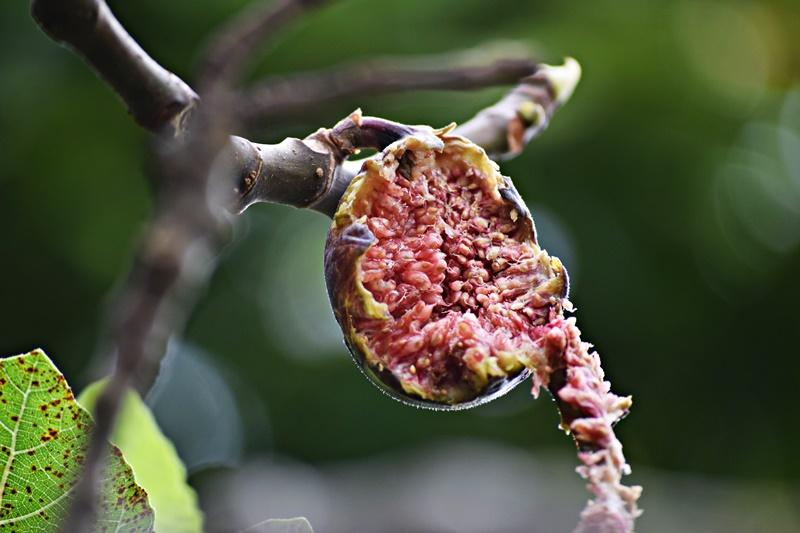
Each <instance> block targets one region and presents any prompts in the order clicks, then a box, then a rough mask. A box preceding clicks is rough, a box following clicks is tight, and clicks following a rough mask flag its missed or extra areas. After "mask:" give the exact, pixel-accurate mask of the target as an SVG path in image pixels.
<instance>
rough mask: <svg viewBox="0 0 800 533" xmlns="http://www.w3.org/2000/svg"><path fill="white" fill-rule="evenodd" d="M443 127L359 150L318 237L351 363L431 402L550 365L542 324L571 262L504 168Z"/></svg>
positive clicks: (479, 395)
mask: <svg viewBox="0 0 800 533" xmlns="http://www.w3.org/2000/svg"><path fill="white" fill-rule="evenodd" d="M451 130H452V128H444V129H440V130H432V129H430V128H427V127H419V128H418V134H412V135H409V136H407V137H404V138H402V139H400V140H398V141H396V142H394V143H393V144H391V145H390V146H389V147H387V148H386V149H385V150H383V152H381V153H380V154H378V156H376V157H375V158H371V159H369V160H367V161H366V162H365V163H364V166H363V168H362V171H361V173H360V174H359V175H357V176H356V177H355V178H354V179H353V181H352V182H351V183H350V185H349V187H348V189H347V191H346V192H345V193H344V195H343V197H342V199H341V201H340V203H339V207H338V210H337V212H336V214H335V216H334V220H333V224H332V226H331V229H330V233H329V235H328V241H327V244H326V247H325V275H326V282H327V286H328V294H329V297H330V300H331V304H332V306H333V309H334V314H335V315H336V319H337V320H338V322H339V324H340V326H341V327H342V330H343V332H344V336H345V341H346V343H347V346H348V347H349V349H350V351H351V352H352V354H353V356H354V358H355V360H356V362H357V363H358V364H359V366H360V367H361V369H362V370H363V371H364V373H365V374H366V375H367V376H368V377H369V378H370V379H371V380H372V381H373V382H375V383H376V384H377V385H378V386H379V387H380V388H381V389H382V390H384V391H385V392H387V393H389V394H390V395H392V396H393V397H395V398H397V399H400V400H402V401H406V402H409V403H412V404H414V405H417V406H423V407H431V408H440V409H459V408H465V407H471V406H474V405H477V404H480V403H484V402H486V401H488V400H490V399H492V398H494V397H497V396H499V395H501V394H503V393H505V392H507V391H508V390H510V389H511V388H512V387H513V386H514V385H516V384H517V383H519V382H521V381H522V380H524V378H525V377H527V376H528V375H529V373H530V369H533V368H537V367H539V366H540V365H541V364H546V362H547V355H546V353H545V350H544V347H543V344H544V339H543V336H544V335H545V334H546V333H547V331H548V327H547V324H548V323H549V322H550V321H551V320H552V319H554V318H556V317H558V316H561V313H562V307H564V306H565V305H566V306H568V305H569V303H568V301H567V300H566V296H567V292H568V278H567V272H566V270H565V269H564V267H563V265H562V264H561V262H560V261H559V260H558V259H557V258H555V257H552V256H550V255H548V253H547V252H546V251H545V250H543V249H542V248H540V247H539V246H538V244H537V241H536V232H535V227H534V223H533V219H532V218H531V215H530V212H529V211H528V209H527V207H526V206H525V204H524V202H523V201H522V200H521V198H520V196H519V194H518V193H517V191H516V189H515V188H514V186H513V184H512V183H511V180H510V179H509V178H507V177H505V176H503V175H501V174H500V172H499V169H498V167H497V164H496V163H494V162H493V161H492V160H491V159H489V157H488V156H487V155H486V153H485V152H484V151H483V149H481V148H480V147H478V146H477V145H475V144H473V143H472V142H470V141H468V140H466V139H464V138H463V137H459V136H457V135H454V134H452V133H451ZM539 370H541V369H539Z"/></svg>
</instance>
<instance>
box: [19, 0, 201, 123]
mask: <svg viewBox="0 0 800 533" xmlns="http://www.w3.org/2000/svg"><path fill="white" fill-rule="evenodd" d="M31 11H32V13H33V16H34V18H35V19H36V21H37V22H38V23H39V26H41V28H42V29H43V30H44V31H45V32H46V33H47V34H48V35H49V36H50V37H52V38H53V39H54V40H56V41H58V42H60V43H63V44H66V45H68V46H69V47H70V48H72V49H73V50H74V51H75V52H76V53H78V55H80V56H82V57H83V58H84V59H85V60H86V61H87V62H88V63H89V64H90V65H91V66H92V68H94V70H95V72H97V73H98V74H100V76H102V77H103V78H104V79H105V80H106V81H107V82H108V84H109V85H111V86H112V87H113V88H114V90H115V91H116V92H117V94H118V95H119V96H120V97H121V98H122V100H123V101H124V102H125V105H127V106H128V111H129V112H130V114H131V115H133V118H134V119H135V120H136V122H137V123H139V124H140V125H141V126H142V127H144V128H147V129H149V130H151V131H158V130H161V129H162V128H164V127H165V126H169V127H171V128H172V130H173V132H179V131H180V130H181V129H182V126H183V122H184V118H185V117H186V115H187V112H189V111H190V110H191V109H192V108H193V107H194V105H195V104H196V103H197V100H198V98H197V94H195V92H194V91H193V90H192V89H191V87H189V86H188V85H187V84H186V83H184V82H183V80H181V79H180V78H179V77H178V76H176V75H175V74H173V73H171V72H169V71H168V70H166V69H165V68H164V67H162V66H161V65H159V64H158V63H157V62H156V61H155V60H153V58H152V57H150V56H149V55H147V53H146V52H145V51H144V50H142V47H141V46H139V44H138V43H137V42H136V41H135V40H134V39H133V38H132V37H131V36H130V35H129V34H128V32H127V31H125V28H123V27H122V25H121V24H120V23H119V21H118V20H117V19H116V18H115V17H114V14H113V13H112V12H111V10H110V9H109V7H108V5H107V4H106V3H105V1H104V0H33V1H32V2H31Z"/></svg>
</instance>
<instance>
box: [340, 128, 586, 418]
mask: <svg viewBox="0 0 800 533" xmlns="http://www.w3.org/2000/svg"><path fill="white" fill-rule="evenodd" d="M451 131H452V126H450V127H447V128H443V129H439V130H433V129H431V128H428V127H424V126H419V127H416V128H415V130H413V133H412V134H411V135H408V136H406V137H403V138H401V139H399V140H398V141H396V142H394V143H392V144H391V145H389V146H388V147H387V148H386V149H385V150H383V151H382V152H381V153H379V154H378V155H377V156H376V157H374V158H371V159H368V160H367V161H366V162H365V163H364V165H363V167H362V170H361V173H360V174H358V175H357V176H356V177H355V178H354V179H353V181H352V182H351V183H350V186H349V187H348V189H347V191H346V192H345V193H344V195H343V197H342V199H341V201H340V203H339V207H338V210H337V212H336V214H335V215H334V220H333V223H332V225H331V228H330V232H329V234H328V239H327V242H326V245H325V278H326V284H327V288H328V296H329V298H330V301H331V305H332V307H333V311H334V315H335V317H336V320H337V321H338V323H339V325H340V327H341V328H342V331H343V333H344V339H345V344H346V345H347V347H348V349H349V350H350V352H351V354H352V355H353V358H354V360H355V362H356V364H357V366H358V367H359V368H360V369H361V370H362V372H363V373H364V374H365V375H366V376H367V378H368V379H369V380H370V381H372V382H373V383H374V384H375V385H377V386H378V388H379V389H380V390H381V391H383V392H385V393H387V394H389V395H390V396H391V397H393V398H395V399H397V400H400V401H402V402H404V403H407V404H411V405H414V406H416V407H424V408H429V409H439V410H458V409H466V408H470V407H474V406H477V405H480V404H483V403H486V402H488V401H491V400H492V399H494V398H497V397H499V396H501V395H503V394H505V393H507V392H508V391H510V390H511V389H512V388H513V387H515V386H516V385H518V384H519V383H521V382H522V381H524V380H525V379H526V378H527V377H529V376H530V374H531V372H532V371H533V370H534V369H535V370H537V373H538V372H544V371H546V369H545V368H542V367H544V366H548V361H547V355H546V354H545V352H544V350H543V349H540V348H538V347H536V346H534V345H533V344H529V345H527V346H526V347H525V349H523V350H519V351H517V352H514V353H506V354H504V355H503V357H504V360H503V361H502V364H500V365H498V364H496V361H494V360H493V361H488V362H486V364H484V365H477V366H474V367H472V368H467V369H466V370H463V369H462V370H461V371H460V373H459V374H458V375H454V376H452V378H450V377H447V379H446V380H445V381H446V383H445V384H444V385H442V386H437V387H430V386H425V385H422V384H421V383H419V382H418V381H416V380H414V379H413V378H414V376H409V375H407V372H406V373H405V374H404V373H403V372H402V371H400V369H398V368H393V365H392V364H391V362H390V361H387V360H386V357H390V356H386V354H376V353H374V351H373V350H372V349H371V348H370V345H369V341H368V339H367V338H366V336H365V335H362V334H361V332H360V331H359V330H358V322H359V321H360V320H392V317H391V315H390V314H389V312H388V310H387V306H386V304H384V303H380V302H378V301H377V300H376V298H375V297H374V296H373V294H372V293H371V292H370V291H369V290H368V289H367V288H366V287H365V286H364V283H363V282H362V279H361V276H362V272H361V263H362V259H363V258H364V254H365V253H366V252H367V251H368V250H369V249H370V247H372V246H374V245H375V244H376V241H377V239H376V236H375V235H374V234H373V232H372V231H371V230H370V229H369V227H368V225H367V220H366V219H367V217H366V216H364V215H363V214H361V213H363V212H364V211H365V209H368V204H369V202H370V201H374V200H375V199H376V198H374V197H371V196H370V193H372V191H373V189H374V188H375V187H376V186H378V183H379V182H380V181H381V180H386V179H390V177H391V176H394V174H395V173H396V172H400V173H403V172H407V173H409V175H410V173H411V168H403V167H404V166H405V167H409V166H410V167H414V165H415V164H416V163H415V161H419V160H420V159H422V158H425V157H428V158H430V157H431V155H432V154H433V157H434V160H435V161H437V162H438V161H440V160H441V161H444V163H448V162H450V161H455V162H458V164H463V165H464V166H466V167H467V168H474V169H475V170H476V172H480V175H481V176H482V177H483V179H485V180H486V182H487V183H488V184H489V185H488V187H489V189H488V193H489V195H490V196H491V197H492V201H493V202H494V203H495V204H497V205H498V206H500V205H504V206H507V208H508V211H509V212H511V211H513V212H515V213H516V215H512V217H511V218H512V220H514V223H515V229H513V233H511V234H510V235H509V237H510V238H511V239H513V240H514V241H515V242H522V243H527V244H529V245H530V246H532V247H533V249H534V250H535V251H536V252H537V253H538V254H539V255H538V256H537V257H540V258H541V261H540V262H541V265H537V268H539V269H541V273H540V274H541V276H540V278H541V279H543V280H544V281H542V282H540V283H539V284H537V285H535V286H531V287H530V288H531V289H533V288H536V292H537V298H538V297H539V296H541V299H542V300H543V301H545V302H546V303H545V304H544V305H541V306H540V308H539V309H537V313H538V315H537V316H540V318H541V326H542V331H544V325H545V324H546V323H547V322H548V321H549V320H552V319H553V318H556V317H558V316H561V313H562V310H563V309H565V308H566V309H570V304H569V301H568V300H567V295H568V290H569V282H568V275H567V272H566V269H565V268H564V267H563V265H562V264H561V262H560V261H559V260H558V259H557V258H555V257H549V256H548V255H547V254H546V252H545V251H544V250H541V249H540V248H539V247H538V245H537V243H536V231H535V226H534V222H533V219H532V217H531V214H530V212H529V210H528V208H527V207H526V205H525V203H524V202H523V201H522V199H521V198H520V195H519V193H518V192H517V190H516V189H515V187H514V185H513V183H512V182H511V180H510V179H509V178H508V177H506V176H503V175H501V174H500V172H499V169H498V167H497V164H496V163H495V162H494V161H492V160H491V159H489V157H488V156H487V155H486V153H485V152H484V151H483V149H481V148H480V147H478V146H477V145H475V144H473V143H472V142H470V141H468V140H466V139H464V138H463V137H460V136H457V135H453V134H451ZM437 158H442V159H437ZM537 272H538V271H537ZM531 335H532V339H533V340H536V339H535V338H534V337H533V335H534V334H533V333H531ZM459 364H460V362H459ZM413 371H414V370H413V365H412V372H413Z"/></svg>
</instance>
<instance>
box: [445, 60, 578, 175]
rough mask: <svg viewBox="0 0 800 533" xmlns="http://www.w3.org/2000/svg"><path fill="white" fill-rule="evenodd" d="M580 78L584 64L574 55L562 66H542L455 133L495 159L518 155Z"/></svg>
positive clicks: (544, 124) (567, 98) (548, 119)
mask: <svg viewBox="0 0 800 533" xmlns="http://www.w3.org/2000/svg"><path fill="white" fill-rule="evenodd" d="M580 77H581V67H580V64H579V63H578V62H577V61H575V60H574V59H572V58H567V59H566V61H565V62H564V65H562V66H550V65H541V66H540V68H539V69H538V70H537V71H536V72H535V73H534V74H533V75H531V76H528V77H527V78H524V79H523V80H522V81H520V83H519V85H517V86H516V87H515V88H514V89H513V90H511V92H509V93H508V94H507V95H506V96H505V97H503V99H502V100H500V101H499V102H497V103H496V104H494V105H493V106H490V107H487V108H486V109H484V110H482V111H480V112H479V113H478V114H477V115H475V117H473V118H472V119H470V120H468V121H467V122H465V123H463V124H462V125H461V126H459V127H458V128H456V130H455V133H457V134H459V135H463V136H464V137H466V138H468V139H470V140H471V141H472V142H474V143H475V144H478V145H480V146H482V147H483V149H484V150H486V152H487V153H488V154H489V155H490V156H491V157H493V158H495V159H507V158H510V157H514V156H516V155H517V154H519V153H520V152H521V151H522V149H523V148H524V147H525V144H527V143H528V142H529V141H530V140H531V139H533V138H534V137H535V136H536V135H537V134H539V133H540V132H541V131H543V130H544V129H545V128H546V127H547V125H548V124H549V123H550V118H551V117H552V116H553V113H554V112H555V110H556V109H558V108H559V107H560V106H561V105H562V104H564V103H566V102H567V100H569V98H570V96H572V92H573V91H574V90H575V87H576V86H577V84H578V81H580Z"/></svg>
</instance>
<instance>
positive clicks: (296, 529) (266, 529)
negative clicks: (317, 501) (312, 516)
mask: <svg viewBox="0 0 800 533" xmlns="http://www.w3.org/2000/svg"><path fill="white" fill-rule="evenodd" d="M240 533H314V530H313V529H311V524H310V523H309V522H308V520H306V519H305V518H303V517H297V518H271V519H269V520H264V521H263V522H259V523H258V524H256V525H254V526H251V527H248V528H247V529H245V530H242V531H241V532H240Z"/></svg>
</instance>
